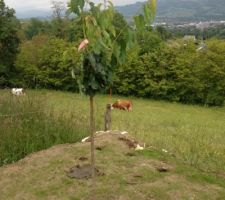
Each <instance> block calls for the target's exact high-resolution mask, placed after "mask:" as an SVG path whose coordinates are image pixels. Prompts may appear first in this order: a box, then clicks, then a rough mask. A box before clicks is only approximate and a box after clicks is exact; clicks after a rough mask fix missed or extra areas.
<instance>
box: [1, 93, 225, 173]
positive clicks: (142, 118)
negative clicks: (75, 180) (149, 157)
mask: <svg viewBox="0 0 225 200" xmlns="http://www.w3.org/2000/svg"><path fill="white" fill-rule="evenodd" d="M7 93H8V91H0V94H2V95H1V96H5V98H9V96H8V94H7ZM27 93H28V96H29V98H30V101H33V98H41V99H42V103H43V104H44V108H45V109H46V110H47V112H46V116H45V119H44V123H47V125H46V124H45V126H44V127H45V128H40V127H42V125H41V126H40V124H38V123H37V124H35V123H34V124H32V125H31V124H30V123H28V125H29V126H30V127H29V128H28V129H27V131H26V132H28V131H30V132H32V133H29V134H32V135H36V139H35V142H34V143H33V144H32V145H34V146H33V147H32V148H31V150H29V151H28V152H26V153H30V152H31V151H33V150H34V151H36V150H40V148H42V147H41V146H39V145H40V144H42V143H43V141H42V140H40V138H41V137H39V134H41V135H42V136H43V135H44V136H43V137H44V138H45V137H46V139H47V140H48V144H47V145H46V144H45V145H44V148H47V147H49V146H51V145H54V144H56V143H64V142H75V141H77V140H78V139H80V137H81V136H84V135H87V134H88V125H89V102H88V98H87V97H86V96H81V95H79V94H73V93H69V92H57V91H47V90H42V91H34V90H33V91H28V92H27ZM118 98H123V97H118V96H113V99H110V98H109V97H108V96H106V95H105V96H104V95H97V96H96V98H95V114H96V116H95V117H96V129H97V130H102V129H103V115H104V111H105V105H106V103H110V102H112V101H114V100H116V99H118ZM43 99H44V100H43ZM132 102H133V111H132V112H123V111H119V110H113V112H112V129H113V130H116V129H117V130H127V131H128V132H129V133H130V134H132V135H133V136H135V137H136V138H137V139H139V140H141V141H143V142H145V143H146V144H147V146H152V147H153V148H154V149H156V150H157V151H159V152H160V151H162V149H166V150H167V151H168V154H169V155H174V156H175V157H176V159H177V160H179V161H182V162H183V163H187V164H189V165H191V166H194V167H195V168H196V169H200V170H201V171H204V172H213V173H221V172H224V171H225V139H224V138H225V108H224V107H220V108H219V107H218V108H217V107H214V108H207V107H200V106H192V105H182V104H177V103H168V102H163V101H152V100H147V99H137V98H132ZM3 107H4V106H3ZM3 107H0V109H3ZM40 109H41V108H40ZM5 112H6V111H4V113H5ZM24 112H25V111H24ZM0 113H2V110H0ZM28 117H29V116H28ZM35 117H36V116H35ZM35 117H34V118H35ZM0 120H2V119H0ZM1 124H2V123H1ZM41 124H43V123H42V122H41ZM28 125H27V126H28ZM12 126H15V125H12ZM0 127H1V128H2V125H1V126H0ZM59 127H63V128H62V129H60V130H58V128H59ZM1 128H0V129H1ZM25 129H26V127H25ZM36 129H40V131H36ZM2 130H5V129H2ZM2 130H1V132H0V134H2ZM11 130H12V129H10V130H9V132H10V131H11ZM34 130H35V131H34ZM43 130H45V131H44V132H43V133H42V131H43ZM56 130H57V131H56ZM55 131H56V132H57V133H54V132H55ZM33 132H34V133H33ZM35 132H36V133H35ZM67 132H68V133H69V135H70V137H66V139H61V136H62V135H67V136H68V133H67ZM52 133H54V135H55V134H56V138H57V139H55V138H54V136H51V137H49V136H48V134H50V135H52ZM21 134H22V133H21ZM27 134H28V133H27ZM77 135H78V136H79V137H77ZM14 136H15V137H19V136H18V135H17V134H13V135H12V137H14ZM75 136H76V137H75ZM12 137H11V136H10V138H8V139H6V141H7V145H6V146H7V148H9V149H10V148H11V147H10V145H11V146H12V145H17V140H12ZM32 137H33V136H32ZM52 137H53V138H52ZM25 138H26V137H25ZM52 139H53V140H54V142H50V141H51V140H52ZM20 140H24V138H23V139H20ZM25 140H27V138H26V139H25ZM39 140H40V141H39ZM28 141H29V140H28ZM37 141H39V144H38V145H37V144H36V143H38V142H37ZM44 141H45V140H44ZM10 142H11V144H10ZM2 143H3V144H5V141H3V142H2ZM29 143H30V142H29ZM44 143H45V142H44ZM22 144H23V145H24V143H22ZM26 144H27V143H26ZM27 145H28V144H27ZM1 146H2V145H1ZM36 147H38V148H36ZM0 149H1V147H0Z"/></svg>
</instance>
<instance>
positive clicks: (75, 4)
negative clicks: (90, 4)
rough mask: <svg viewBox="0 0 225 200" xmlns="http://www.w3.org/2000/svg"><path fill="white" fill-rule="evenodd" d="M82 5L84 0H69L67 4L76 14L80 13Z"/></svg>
mask: <svg viewBox="0 0 225 200" xmlns="http://www.w3.org/2000/svg"><path fill="white" fill-rule="evenodd" d="M84 5H85V0H70V3H69V4H68V6H69V8H70V11H72V12H74V13H75V14H77V15H80V13H81V12H82V11H83V8H84Z"/></svg>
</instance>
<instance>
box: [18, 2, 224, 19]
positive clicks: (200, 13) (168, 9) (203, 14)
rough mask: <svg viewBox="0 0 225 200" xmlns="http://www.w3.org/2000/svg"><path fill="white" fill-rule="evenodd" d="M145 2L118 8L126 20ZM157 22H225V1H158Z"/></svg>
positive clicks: (30, 13) (23, 14) (24, 14)
mask: <svg viewBox="0 0 225 200" xmlns="http://www.w3.org/2000/svg"><path fill="white" fill-rule="evenodd" d="M142 4H143V2H137V3H135V4H130V5H126V6H117V7H116V9H117V10H118V11H119V12H121V13H122V14H123V15H124V16H125V17H126V19H128V20H131V19H132V16H133V15H134V14H136V13H137V12H138V11H139V12H140V11H141V8H142ZM16 14H17V17H19V18H31V17H38V18H48V17H50V16H51V15H52V11H51V10H49V11H43V10H27V11H24V10H23V11H22V10H17V12H16ZM156 19H157V21H167V22H182V21H209V20H225V0H158V6H157V18H156Z"/></svg>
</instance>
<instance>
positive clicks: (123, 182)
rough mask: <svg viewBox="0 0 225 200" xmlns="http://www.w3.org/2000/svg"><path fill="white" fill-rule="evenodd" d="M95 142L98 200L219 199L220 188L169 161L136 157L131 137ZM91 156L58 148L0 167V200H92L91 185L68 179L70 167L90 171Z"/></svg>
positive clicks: (106, 136)
mask: <svg viewBox="0 0 225 200" xmlns="http://www.w3.org/2000/svg"><path fill="white" fill-rule="evenodd" d="M95 141H96V142H95V145H96V169H97V175H98V176H97V178H96V189H95V193H96V195H95V197H96V200H110V199H115V200H137V199H138V200H148V199H149V200H150V199H151V200H153V199H154V200H157V199H159V200H163V199H165V200H170V199H171V200H176V199H190V200H194V199H197V200H199V199H204V200H205V199H210V200H211V199H219V198H220V195H221V194H222V193H223V188H222V187H220V186H217V185H213V184H208V183H199V182H195V181H191V180H189V179H187V178H186V177H185V176H184V175H182V174H180V173H177V172H176V168H177V166H176V164H174V163H172V162H170V161H167V160H164V159H158V158H155V157H154V156H153V157H151V156H145V155H144V153H142V152H135V151H134V148H133V146H132V142H133V143H136V142H137V141H135V140H134V139H133V138H131V137H130V136H127V135H122V134H120V132H116V131H114V132H110V133H101V134H97V136H96V140H95ZM89 151H90V143H89V142H85V143H77V144H65V145H57V146H55V147H52V148H50V149H48V150H44V151H40V152H38V153H34V154H32V155H30V156H27V157H26V158H25V159H23V160H20V161H19V162H17V163H15V164H11V165H8V166H4V167H1V168H0V188H1V189H0V199H1V200H7V199H10V200H11V199H18V200H23V199H26V200H36V199H48V200H50V199H51V200H63V199H65V200H67V199H71V200H78V199H81V200H88V199H91V192H92V187H91V185H92V181H91V179H88V177H87V178H85V179H82V178H83V177H80V179H73V178H71V177H70V176H69V175H71V173H72V172H73V171H71V170H72V169H73V168H74V167H75V168H78V169H80V168H82V167H83V166H87V171H89V169H88V164H89V161H90V153H89ZM81 172H82V173H84V172H83V171H81ZM82 173H81V175H82ZM85 173H86V172H85ZM75 175H76V174H75Z"/></svg>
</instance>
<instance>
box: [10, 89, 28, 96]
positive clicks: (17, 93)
mask: <svg viewBox="0 0 225 200" xmlns="http://www.w3.org/2000/svg"><path fill="white" fill-rule="evenodd" d="M11 92H12V94H13V95H15V96H21V95H24V94H25V92H24V89H23V88H12V90H11Z"/></svg>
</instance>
